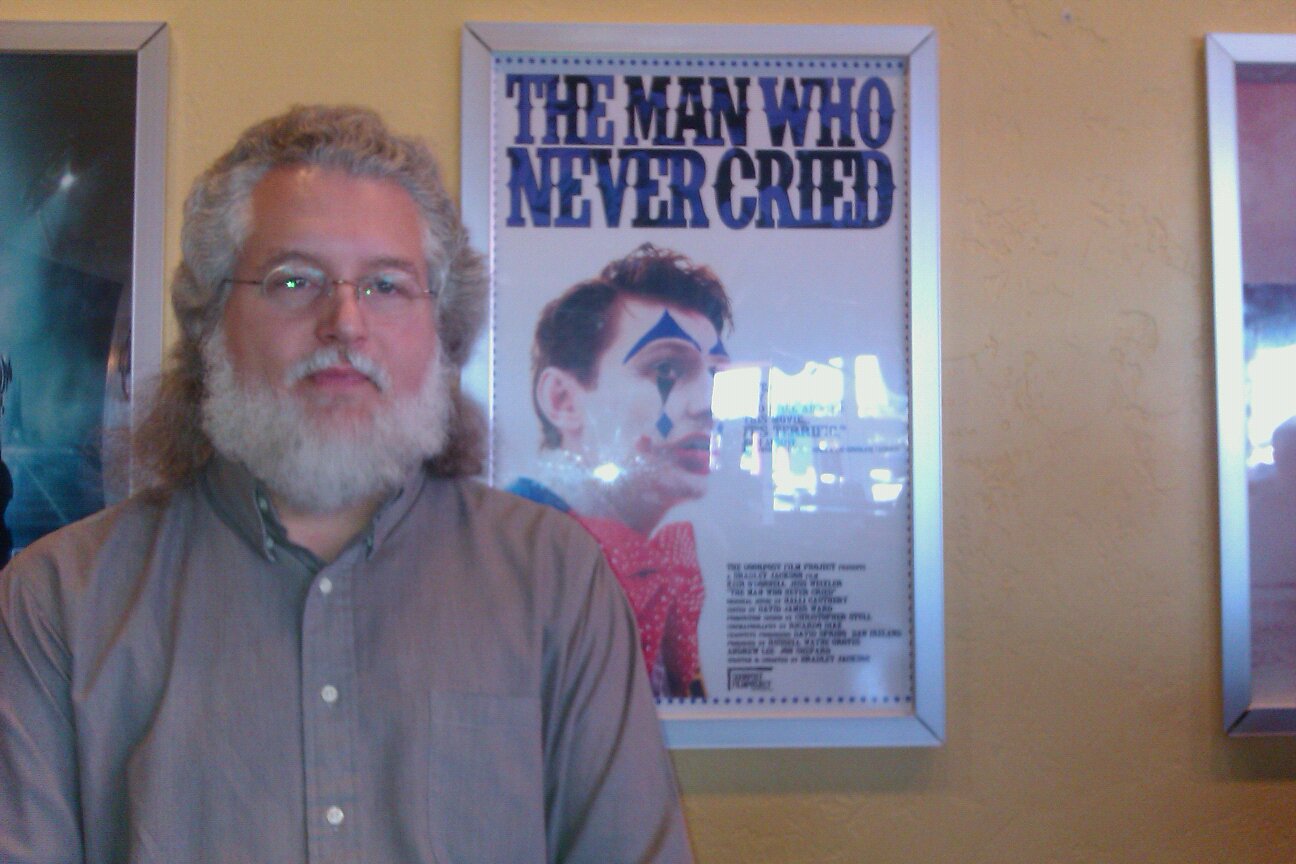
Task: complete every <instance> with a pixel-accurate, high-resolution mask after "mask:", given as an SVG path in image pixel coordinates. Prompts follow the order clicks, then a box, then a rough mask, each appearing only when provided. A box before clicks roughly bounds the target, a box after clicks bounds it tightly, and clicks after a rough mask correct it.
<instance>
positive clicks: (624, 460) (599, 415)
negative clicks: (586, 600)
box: [465, 51, 915, 720]
mask: <svg viewBox="0 0 1296 864" xmlns="http://www.w3.org/2000/svg"><path fill="white" fill-rule="evenodd" d="M908 74H909V69H908V68H907V60H906V58H905V57H904V56H876V57H873V56H868V57H863V56H826V55H823V54H813V55H806V56H795V55H788V54H777V55H774V54H771V55H737V54H733V53H725V54H721V53H715V54H706V53H687V54H670V53H664V54H647V53H643V52H635V53H618V52H612V51H609V52H580V51H577V52H572V51H554V52H552V53H546V52H544V51H525V52H524V51H518V52H515V53H510V52H509V51H497V52H496V53H494V54H492V56H491V63H490V75H489V88H490V105H491V109H490V118H489V124H490V135H489V138H490V142H491V143H490V147H491V151H490V154H489V169H488V174H489V179H488V183H489V195H490V202H489V213H490V215H489V246H490V266H491V273H492V289H493V308H492V322H491V327H492V330H491V334H490V341H489V349H488V352H487V353H488V355H489V356H488V357H486V358H485V362H484V363H483V364H482V365H483V366H484V367H485V368H486V369H487V371H486V372H485V373H484V377H487V378H488V379H489V386H488V387H487V388H486V392H487V394H488V397H489V400H490V406H489V409H490V416H491V453H492V460H491V467H490V475H491V476H490V479H491V482H492V483H493V484H494V485H496V486H499V487H502V488H507V489H510V490H511V491H514V492H516V493H517V494H521V495H524V496H525V497H528V498H531V499H532V500H535V501H539V502H541V503H544V504H546V505H548V506H552V507H555V508H557V509H559V510H563V511H565V512H567V513H568V514H569V515H570V516H571V517H572V518H574V519H577V521H579V522H581V524H582V525H584V526H585V527H586V528H587V530H589V531H590V533H591V534H592V535H593V536H594V537H595V538H596V539H597V540H598V541H599V542H600V544H601V545H602V547H603V549H604V552H605V553H606V555H607V557H608V559H609V562H610V563H611V565H612V568H613V570H614V571H615V572H616V574H617V578H618V580H619V581H620V583H621V585H622V588H623V589H624V590H625V593H626V595H627V597H628V598H629V600H630V604H631V607H632V609H633V611H634V613H635V617H636V620H637V623H638V625H639V630H640V637H641V641H642V647H643V651H644V662H645V664H646V666H647V668H648V670H649V675H650V680H651V681H652V684H653V691H654V695H655V696H656V699H657V703H658V708H659V713H660V714H661V716H662V717H663V718H664V719H667V720H670V719H703V718H710V717H715V718H730V719H733V718H738V719H741V718H743V717H747V716H750V717H762V718H779V717H788V718H793V717H805V716H807V715H812V716H815V717H824V718H833V717H843V718H853V717H860V716H868V717H903V716H906V715H912V714H913V712H914V698H915V683H914V682H915V671H914V635H915V634H914V591H913V580H912V573H913V537H912V533H913V532H912V524H913V523H912V500H911V475H912V464H911V463H912V458H911V451H912V448H911V443H910V442H911V428H910V427H911V421H910V417H911V406H910V394H911V392H912V389H911V381H910V375H911V370H910V348H911V346H910V335H909V334H910V329H909V314H910V299H911V298H910V293H909V285H910V278H911V273H910V259H909V224H908V220H909V218H910V215H911V212H910V197H909V190H908V180H907V178H908V176H909V175H908V172H909V166H908V164H907V161H906V160H907V159H908V153H909V145H908V135H909V133H910V129H909V106H908V105H907V104H906V99H907V96H906V94H907V92H908V90H907V76H908ZM469 86H470V84H469V83H466V84H465V87H466V88H467V87H469ZM465 98H468V93H467V90H466V91H465ZM465 141H466V146H469V147H470V146H471V144H470V143H469V142H468V139H467V138H466V139H465ZM484 143H485V142H484V141H483V144H484ZM465 158H466V160H467V159H470V158H471V157H470V154H467V153H466V154H465ZM466 170H468V169H466ZM466 182H467V181H466ZM469 188H470V187H469V186H468V185H466V186H465V202H466V203H465V206H466V207H467V206H469V205H468V198H469V196H470V194H471V193H470V191H469Z"/></svg>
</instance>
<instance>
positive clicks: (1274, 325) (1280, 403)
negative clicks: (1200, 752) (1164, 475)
mask: <svg viewBox="0 0 1296 864" xmlns="http://www.w3.org/2000/svg"><path fill="white" fill-rule="evenodd" d="M1206 77H1207V101H1208V106H1207V107H1208V109H1209V123H1210V170H1211V228H1212V241H1213V251H1214V268H1215V352H1216V359H1215V363H1216V391H1217V399H1218V410H1219V483H1220V568H1221V588H1220V600H1221V608H1222V640H1221V641H1222V648H1223V666H1224V726H1225V729H1226V730H1227V731H1228V732H1229V734H1232V735H1254V734H1267V733H1291V732H1296V386H1293V382H1296V208H1293V206H1292V203H1293V201H1296V160H1293V159H1292V142H1293V141H1296V35H1287V36H1279V35H1257V34H1223V33H1216V34H1212V35H1210V36H1208V37H1207V38H1206Z"/></svg>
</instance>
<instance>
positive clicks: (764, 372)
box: [711, 354, 909, 515]
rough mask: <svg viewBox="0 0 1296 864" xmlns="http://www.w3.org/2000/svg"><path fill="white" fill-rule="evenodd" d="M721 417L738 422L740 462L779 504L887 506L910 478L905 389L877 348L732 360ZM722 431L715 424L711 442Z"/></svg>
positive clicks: (717, 408)
mask: <svg viewBox="0 0 1296 864" xmlns="http://www.w3.org/2000/svg"><path fill="white" fill-rule="evenodd" d="M711 406H712V414H713V415H714V416H715V418H716V420H717V421H731V422H732V421H737V422H741V424H742V444H741V448H740V454H741V455H740V456H739V458H738V467H739V468H740V470H742V471H743V472H744V473H745V474H748V475H750V476H751V477H753V478H761V479H762V480H763V483H762V486H763V489H764V492H765V496H766V497H765V506H766V507H768V508H769V509H770V510H771V511H773V512H781V513H797V512H800V513H811V512H866V511H867V512H871V513H875V514H879V515H880V514H886V513H891V512H894V508H895V507H896V505H897V504H898V502H900V501H901V500H902V499H903V495H904V492H905V490H906V488H907V487H908V473H909V472H908V449H907V448H908V417H907V406H906V398H905V397H904V395H902V394H897V393H892V392H891V391H890V390H888V389H887V386H886V380H885V378H884V376H883V374H882V364H881V363H880V361H879V358H878V357H877V356H876V355H872V354H862V355H856V356H835V357H829V358H826V359H825V360H823V361H819V360H808V361H806V362H805V363H804V364H803V365H802V366H801V368H800V369H798V370H796V371H794V372H787V371H784V370H783V369H779V368H777V367H774V366H772V365H766V364H764V363H748V364H735V365H730V366H727V367H726V368H724V369H722V370H720V371H719V372H717V373H716V375H715V386H714V389H713V396H712V401H711ZM722 434H727V430H726V432H724V433H722V431H721V427H720V426H717V431H716V433H715V435H716V439H715V440H713V446H714V447H715V448H716V449H717V450H723V449H724V448H723V447H722V446H720V445H719V443H718V442H720V440H721V435H722Z"/></svg>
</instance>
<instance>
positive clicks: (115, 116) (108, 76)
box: [0, 21, 167, 566]
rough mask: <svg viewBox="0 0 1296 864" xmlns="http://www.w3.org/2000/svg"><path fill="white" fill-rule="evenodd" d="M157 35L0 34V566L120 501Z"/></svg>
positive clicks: (156, 163) (80, 27)
mask: <svg viewBox="0 0 1296 864" xmlns="http://www.w3.org/2000/svg"><path fill="white" fill-rule="evenodd" d="M166 59H167V34H166V25H164V24H158V23H103V24H99V23H96V24H63V23H33V22H9V21H0V412H2V413H0V517H2V519H3V521H2V522H0V566H2V565H3V564H4V562H5V561H7V560H8V558H9V555H10V553H11V551H13V552H16V551H17V550H18V549H21V548H22V547H24V546H27V545H28V544H30V543H31V542H33V541H34V540H36V539H38V538H39V537H41V536H42V535H44V534H47V533H49V532H50V531H52V530H54V529H55V528H58V527H60V526H62V525H65V524H67V523H69V522H71V521H73V520H76V519H79V518H81V517H83V516H86V515H88V514H90V513H93V512H94V511H96V510H98V509H100V508H102V507H103V506H104V505H105V504H108V503H112V502H113V501H114V500H116V499H118V498H121V497H123V496H124V495H125V494H126V493H127V492H128V491H129V488H130V484H131V466H130V448H129V436H130V429H131V427H132V425H133V423H134V419H135V412H136V409H137V406H136V401H135V399H134V398H133V397H134V393H135V384H136V382H137V381H138V380H142V379H141V376H144V377H145V378H147V377H149V376H151V375H153V374H155V373H156V372H157V370H158V367H159V365H160V360H161V351H162V246H163V236H162V208H163V173H162V163H163V154H164V148H165V137H166V126H165V122H166Z"/></svg>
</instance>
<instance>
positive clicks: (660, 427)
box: [657, 411, 675, 438]
mask: <svg viewBox="0 0 1296 864" xmlns="http://www.w3.org/2000/svg"><path fill="white" fill-rule="evenodd" d="M674 428H675V424H674V423H672V422H671V419H670V418H669V417H667V416H666V412H665V411H663V412H662V415H661V416H660V417H658V418H657V431H658V432H660V433H661V436H662V437H663V438H665V437H666V436H667V435H670V431H671V430H672V429H674Z"/></svg>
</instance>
